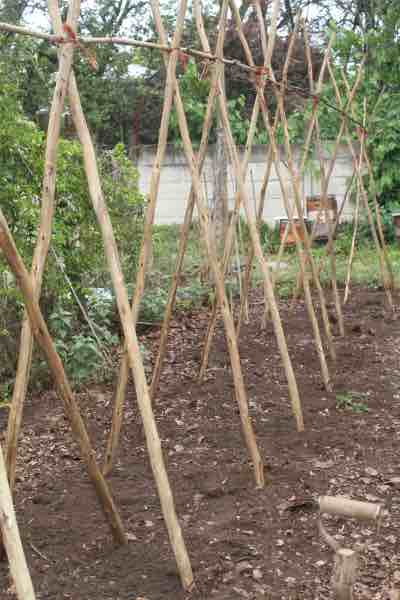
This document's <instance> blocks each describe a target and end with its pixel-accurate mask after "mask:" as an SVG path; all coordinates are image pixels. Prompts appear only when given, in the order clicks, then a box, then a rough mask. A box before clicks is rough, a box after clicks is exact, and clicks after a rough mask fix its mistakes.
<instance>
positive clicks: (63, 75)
mask: <svg viewBox="0 0 400 600" xmlns="http://www.w3.org/2000/svg"><path fill="white" fill-rule="evenodd" d="M79 12H80V0H71V3H70V7H69V10H68V16H67V23H68V24H69V25H70V27H71V28H72V30H73V31H75V29H76V25H77V22H78V18H79ZM60 35H63V32H62V31H61V33H60ZM73 52H74V44H73V43H64V44H62V48H61V50H60V53H59V70H58V74H57V79H56V85H55V89H54V93H53V101H52V104H51V108H50V116H49V125H48V129H47V138H46V152H45V159H44V175H43V183H42V197H41V209H40V224H39V229H38V236H37V243H36V247H35V250H34V254H33V261H32V270H31V274H32V277H33V281H34V285H35V297H36V298H37V299H39V298H40V293H41V288H42V279H43V272H44V267H45V263H46V258H47V254H48V250H49V245H50V237H51V229H52V221H53V213H54V195H55V186H56V172H57V149H58V140H59V137H60V126H61V114H62V112H63V110H64V102H65V94H66V91H67V86H68V79H69V74H70V71H71V65H72V59H73ZM32 350H33V335H32V331H31V327H30V323H29V318H28V315H27V314H26V313H24V317H23V323H22V330H21V338H20V346H19V355H18V365H17V373H16V378H15V383H14V389H13V395H12V400H11V407H10V413H9V416H8V426H7V434H6V445H5V460H6V465H7V473H8V478H9V482H10V488H11V491H12V490H13V489H14V484H15V469H16V460H17V446H18V437H19V432H20V429H21V422H22V413H23V406H24V401H25V396H26V392H27V387H28V383H29V375H30V370H31V361H32Z"/></svg>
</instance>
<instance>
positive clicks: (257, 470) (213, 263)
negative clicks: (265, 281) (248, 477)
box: [152, 0, 264, 487]
mask: <svg viewBox="0 0 400 600" xmlns="http://www.w3.org/2000/svg"><path fill="white" fill-rule="evenodd" d="M152 5H153V4H152ZM154 5H155V8H158V5H156V3H155V2H154ZM221 13H222V14H223V18H224V21H223V22H225V19H226V13H227V0H224V2H223V4H222V8H221ZM153 14H154V20H155V24H156V28H157V32H158V35H159V37H160V39H161V41H162V40H163V39H164V36H165V31H164V26H163V23H162V20H161V16H160V13H159V11H158V10H153ZM222 47H223V36H219V38H218V44H217V51H218V52H219V53H221V52H222ZM215 69H216V70H217V74H216V76H217V80H218V81H219V78H220V76H221V64H220V63H218V65H216V67H215ZM175 84H176V82H175ZM220 91H221V86H220V84H219V85H218V93H220ZM218 97H220V96H218ZM175 107H176V111H177V116H178V124H179V129H180V133H181V138H182V143H183V149H184V152H185V155H186V160H187V163H188V166H189V169H190V173H191V177H192V185H193V188H194V193H195V197H196V204H197V211H198V214H199V222H200V226H201V229H202V234H203V238H204V242H205V245H206V248H207V254H208V259H209V264H210V269H211V272H212V275H213V279H214V284H215V287H216V292H217V294H218V296H219V300H220V303H221V307H222V314H223V318H224V325H225V333H226V339H227V343H228V350H229V355H230V359H231V365H232V374H233V379H234V385H235V393H236V400H237V402H238V405H239V412H240V418H241V423H242V429H243V434H244V438H245V441H246V445H247V449H248V452H249V455H250V457H251V460H252V462H253V466H254V477H255V480H256V485H257V486H258V487H263V485H264V466H263V462H262V459H261V455H260V453H259V450H258V447H257V442H256V438H255V435H254V431H253V427H252V423H251V419H250V416H249V412H248V402H247V394H246V389H245V385H244V381H243V373H242V369H241V363H240V356H239V351H238V345H237V340H236V336H235V328H234V323H233V318H232V315H231V312H230V310H229V304H228V300H227V298H226V293H225V285H224V281H223V278H222V276H221V270H220V268H219V264H218V258H217V254H216V249H215V246H214V244H213V243H212V238H211V237H210V235H209V216H208V210H207V206H206V203H205V200H204V194H203V189H202V186H201V180H200V175H199V171H198V167H197V161H196V158H195V156H194V153H193V148H192V144H191V140H190V136H189V130H188V126H187V121H186V115H185V111H184V109H183V105H182V103H181V102H180V101H179V97H178V96H177V95H176V96H175Z"/></svg>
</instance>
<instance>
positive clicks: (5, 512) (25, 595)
mask: <svg viewBox="0 0 400 600" xmlns="http://www.w3.org/2000/svg"><path fill="white" fill-rule="evenodd" d="M0 530H1V535H2V539H3V543H4V547H5V550H6V553H7V557H8V564H9V566H10V572H11V578H12V580H13V583H14V586H15V590H16V595H17V598H18V600H35V592H34V590H33V585H32V580H31V576H30V574H29V569H28V565H27V563H26V559H25V553H24V549H23V547H22V542H21V537H20V535H19V529H18V524H17V518H16V516H15V510H14V506H13V502H12V497H11V489H10V487H9V483H8V477H7V469H6V464H5V460H4V455H3V450H2V448H1V445H0Z"/></svg>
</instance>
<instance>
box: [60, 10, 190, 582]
mask: <svg viewBox="0 0 400 600" xmlns="http://www.w3.org/2000/svg"><path fill="white" fill-rule="evenodd" d="M185 8H186V2H185V0H183V1H182V2H181V4H180V7H179V16H178V23H179V22H182V20H183V17H182V15H184V14H185V12H186V11H185ZM51 17H52V22H53V28H54V29H55V31H56V33H57V32H58V31H60V29H61V19H60V14H59V10H58V7H57V10H54V12H53V13H52V15H51ZM176 54H177V51H173V52H172V56H171V59H172V58H173V61H174V62H175V63H176ZM68 95H69V104H70V109H71V114H72V119H73V122H74V125H75V129H76V131H77V134H78V137H79V139H80V141H81V144H82V147H83V158H84V165H85V171H86V176H87V180H88V185H89V194H90V198H91V201H92V204H93V208H94V210H95V213H96V217H97V220H98V223H99V226H100V229H101V232H102V237H103V244H104V248H105V254H106V258H107V262H108V267H109V270H110V273H111V278H112V282H113V287H114V292H115V296H116V300H117V305H118V311H119V316H120V319H121V325H122V328H123V332H124V336H125V340H126V347H127V353H128V357H129V365H130V368H131V370H132V374H133V379H134V383H135V389H136V397H137V402H138V405H139V410H140V414H141V417H142V422H143V428H144V434H145V438H146V444H147V450H148V453H149V459H150V465H151V468H152V471H153V475H154V479H155V482H156V486H157V490H158V495H159V498H160V503H161V509H162V513H163V517H164V521H165V524H166V527H167V531H168V535H169V539H170V543H171V547H172V550H173V552H174V555H175V559H176V562H177V566H178V571H179V575H180V578H181V582H182V586H183V587H184V589H186V590H190V589H191V588H192V586H193V573H192V568H191V565H190V560H189V556H188V553H187V550H186V546H185V543H184V540H183V536H182V531H181V528H180V525H179V521H178V518H177V515H176V511H175V503H174V499H173V495H172V490H171V486H170V483H169V480H168V475H167V472H166V469H165V464H164V459H163V454H162V449H161V441H160V436H159V434H158V430H157V425H156V422H155V418H154V413H153V409H152V406H151V399H150V394H149V390H148V387H147V382H146V375H145V371H144V367H143V362H142V359H141V354H140V348H139V343H138V339H137V336H136V330H135V327H134V325H133V323H132V319H131V310H130V305H129V299H128V293H127V290H126V286H125V282H124V276H123V273H122V269H121V264H120V260H119V254H118V250H117V244H116V241H115V236H114V230H113V227H112V223H111V219H110V216H109V213H108V210H107V205H106V203H105V200H104V196H103V192H102V188H101V182H100V175H99V171H98V167H97V161H96V153H95V150H94V145H93V142H92V138H91V135H90V131H89V128H88V126H87V123H86V119H85V115H84V113H83V110H82V106H81V102H80V97H79V92H78V88H77V85H76V80H75V77H74V75H73V73H71V76H70V82H69V87H68Z"/></svg>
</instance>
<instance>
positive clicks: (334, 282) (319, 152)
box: [303, 28, 344, 337]
mask: <svg viewBox="0 0 400 600" xmlns="http://www.w3.org/2000/svg"><path fill="white" fill-rule="evenodd" d="M303 32H304V45H305V49H306V57H307V66H308V80H309V85H310V90H311V92H312V93H313V94H314V93H315V90H314V70H313V64H312V58H311V50H310V43H309V39H308V35H307V31H306V29H305V28H303ZM314 134H315V136H314V137H315V142H316V147H317V155H318V160H319V165H320V172H321V181H322V190H323V193H322V196H321V203H322V206H321V208H322V207H323V206H324V205H325V207H324V212H325V223H326V226H327V228H328V238H329V239H334V235H333V228H332V222H331V218H330V212H329V209H328V194H327V192H328V186H329V179H327V177H326V172H325V165H324V156H323V152H324V151H323V147H322V141H321V130H320V126H319V118H318V113H316V115H315V128H314ZM330 172H331V173H332V170H331V171H330ZM328 256H329V259H330V270H331V285H332V291H333V298H334V303H335V307H336V315H337V320H338V325H339V333H340V335H341V336H342V337H343V336H344V319H343V312H342V305H341V301H340V296H339V291H338V287H337V269H336V254H335V247H334V245H332V246H331V247H330V250H329V253H328Z"/></svg>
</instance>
